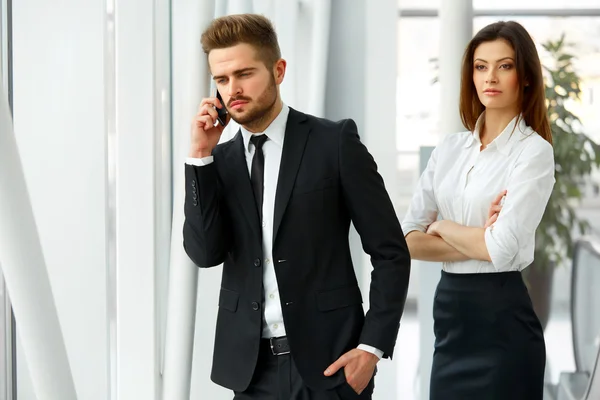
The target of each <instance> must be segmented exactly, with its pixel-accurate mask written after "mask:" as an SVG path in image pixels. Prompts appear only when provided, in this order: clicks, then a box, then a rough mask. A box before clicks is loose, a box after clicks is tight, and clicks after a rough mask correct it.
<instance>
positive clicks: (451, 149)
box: [402, 115, 555, 273]
mask: <svg viewBox="0 0 600 400" xmlns="http://www.w3.org/2000/svg"><path fill="white" fill-rule="evenodd" d="M482 118H483V115H482V117H480V119H479V121H478V123H477V126H479V123H480V122H481V120H482ZM480 148H481V141H480V140H479V132H478V130H477V129H476V130H475V131H474V132H461V133H455V134H450V135H447V136H446V137H445V138H444V139H443V141H442V143H441V144H439V145H438V146H437V147H436V148H435V149H434V150H433V153H432V154H431V157H430V159H429V162H428V164H427V167H426V168H425V171H424V172H423V174H422V175H421V178H420V180H419V183H418V185H417V189H416V192H415V194H414V196H413V198H412V201H411V204H410V207H409V209H408V212H407V214H406V217H405V218H404V221H403V222H402V230H403V232H404V235H407V234H408V233H410V232H412V231H415V230H417V231H421V232H426V231H427V227H428V226H429V225H430V224H431V223H432V222H434V221H435V220H436V219H437V218H438V216H439V218H440V219H444V220H452V221H454V222H456V223H458V224H461V225H464V226H471V227H483V226H484V225H485V223H486V221H487V213H488V209H489V207H490V204H491V202H492V201H493V200H494V198H495V197H497V196H498V194H500V192H502V191H503V190H505V189H506V190H507V194H506V196H505V198H504V203H503V207H502V211H501V212H500V214H499V215H498V219H497V221H496V222H495V223H494V224H493V225H492V226H491V227H489V228H487V229H486V231H485V243H486V246H487V249H488V252H489V253H490V257H491V259H492V262H488V261H480V260H467V261H459V262H444V263H443V269H444V271H447V272H452V273H482V272H505V271H520V270H522V269H524V268H525V267H527V266H528V265H529V264H530V263H531V262H532V261H533V251H534V239H535V230H536V228H537V226H538V225H539V223H540V221H541V219H542V215H543V213H544V209H545V208H546V204H547V203H548V199H549V198H550V194H551V193H552V188H553V186H554V182H555V180H554V152H553V149H552V146H551V145H550V144H549V143H548V142H547V141H546V140H544V139H543V138H542V137H541V136H539V135H538V134H537V133H536V132H535V131H534V130H533V129H531V128H530V127H529V126H527V124H526V123H525V121H524V120H523V118H520V121H519V123H518V125H517V117H515V118H514V119H513V120H512V121H511V122H510V123H509V124H508V126H507V127H506V128H505V129H504V131H502V133H501V134H500V135H499V136H498V137H497V138H496V139H494V141H493V142H492V143H490V144H489V145H488V146H487V147H486V148H485V149H484V150H483V151H480Z"/></svg>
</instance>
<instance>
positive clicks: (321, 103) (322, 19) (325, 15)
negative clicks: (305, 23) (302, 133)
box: [306, 0, 331, 117]
mask: <svg viewBox="0 0 600 400" xmlns="http://www.w3.org/2000/svg"><path fill="white" fill-rule="evenodd" d="M311 16H312V18H311V20H312V21H311V22H312V24H311V26H312V35H311V46H310V68H309V78H310V85H309V87H308V90H309V93H308V104H307V109H306V112H308V113H309V114H312V115H316V116H317V117H324V116H325V88H326V86H327V85H326V79H327V57H328V56H329V31H330V23H331V0H316V1H312V4H311Z"/></svg>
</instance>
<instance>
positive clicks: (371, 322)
mask: <svg viewBox="0 0 600 400" xmlns="http://www.w3.org/2000/svg"><path fill="white" fill-rule="evenodd" d="M202 46H203V49H204V51H205V53H206V54H207V55H208V62H209V65H210V70H211V73H212V75H213V79H214V81H215V82H216V86H217V89H218V91H219V93H220V94H221V96H222V100H223V102H221V101H219V100H218V99H217V98H216V97H214V98H205V99H204V100H203V101H202V103H201V105H200V109H199V112H198V114H197V115H196V117H195V118H194V120H193V122H192V133H191V148H190V157H189V158H188V160H187V162H186V164H187V165H186V168H185V174H186V198H185V217H186V219H185V225H184V232H183V234H184V246H185V249H186V252H187V254H188V255H189V256H190V258H191V259H192V260H193V261H194V262H195V263H196V264H197V265H198V266H199V267H202V268H207V267H213V266H216V265H219V264H221V263H224V266H223V276H222V282H221V291H220V297H219V313H218V318H217V331H216V339H215V348H214V358H213V369H212V375H211V379H212V380H213V381H214V382H215V383H217V384H219V385H222V386H224V387H227V388H230V389H232V390H233V391H234V392H235V397H234V399H237V400H243V399H244V400H245V399H252V400H259V399H260V400H262V399H277V400H301V399H302V400H304V399H306V400H308V399H314V400H316V399H323V400H325V399H339V398H340V397H341V398H342V399H371V395H372V392H373V387H374V379H373V377H374V373H375V371H376V364H377V362H378V361H379V359H380V358H381V357H391V356H392V353H393V350H394V346H395V342H396V338H397V335H398V328H399V324H400V317H401V315H402V311H403V308H404V303H405V301H406V293H407V288H408V281H409V275H410V256H409V253H408V248H407V246H406V242H405V241H404V235H403V233H402V230H401V228H400V224H399V222H398V219H397V217H396V214H395V212H394V208H393V206H392V203H391V201H390V199H389V196H388V194H387V192H386V189H385V187H384V183H383V180H382V178H381V176H380V175H379V174H378V172H377V166H376V164H375V162H374V160H373V158H372V157H371V155H370V154H369V152H368V151H367V149H366V148H365V146H364V145H363V144H362V143H361V142H360V139H359V136H358V133H357V127H356V124H355V123H354V121H352V120H349V119H348V120H344V121H341V122H337V123H336V122H331V121H328V120H325V119H320V118H316V117H313V116H310V115H306V114H303V113H301V112H299V111H296V110H293V109H291V108H289V107H288V106H286V105H285V104H284V103H283V102H282V100H281V98H280V95H279V85H280V84H281V83H282V81H283V78H284V75H285V70H286V62H285V60H283V59H281V55H280V50H279V45H278V43H277V36H276V33H275V31H274V29H273V26H272V25H271V23H270V22H269V20H268V19H266V18H264V17H262V16H259V15H252V14H245V15H237V16H227V17H223V18H219V19H216V20H214V21H213V23H212V24H211V26H210V27H209V28H208V29H207V30H206V31H205V32H204V33H203V35H202ZM223 108H224V109H226V110H227V111H228V116H227V117H226V118H227V120H229V118H232V119H234V120H235V121H236V122H238V123H239V124H240V125H241V129H240V131H239V132H238V133H237V135H236V136H235V137H234V138H233V139H232V140H230V141H228V142H226V143H222V144H219V145H217V143H218V141H219V138H220V136H221V133H222V132H223V126H222V125H221V124H219V123H217V120H218V119H217V117H218V115H217V110H216V109H223ZM225 123H227V122H225ZM351 221H352V222H353V223H354V225H355V227H356V229H357V231H358V233H359V234H360V237H361V240H362V244H363V248H364V250H365V251H366V252H367V253H368V254H369V255H370V256H371V260H372V264H373V267H374V269H373V272H372V274H371V287H370V294H369V299H370V309H369V311H368V312H367V314H366V316H365V314H364V311H363V308H362V304H361V303H362V298H361V293H360V290H359V287H358V284H357V279H356V275H355V273H354V268H353V266H352V260H351V257H350V248H349V241H348V233H349V228H350V222H351Z"/></svg>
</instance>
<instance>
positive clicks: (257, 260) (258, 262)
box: [254, 258, 260, 267]
mask: <svg viewBox="0 0 600 400" xmlns="http://www.w3.org/2000/svg"><path fill="white" fill-rule="evenodd" d="M254 266H255V267H260V258H257V259H256V260H254Z"/></svg>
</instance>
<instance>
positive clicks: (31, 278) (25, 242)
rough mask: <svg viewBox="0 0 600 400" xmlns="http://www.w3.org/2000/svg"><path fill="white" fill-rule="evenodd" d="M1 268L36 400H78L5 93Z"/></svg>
mask: <svg viewBox="0 0 600 400" xmlns="http://www.w3.org/2000/svg"><path fill="white" fill-rule="evenodd" d="M0 159H1V160H2V168H0V188H2V190H0V264H1V266H2V270H3V272H4V278H5V280H6V285H7V287H8V290H9V292H10V297H11V300H12V305H13V309H14V312H15V319H16V320H17V323H18V326H19V335H20V337H21V343H22V345H23V350H24V353H25V358H26V360H27V364H28V366H29V373H30V375H31V378H32V384H33V388H34V392H35V394H36V397H37V398H38V399H48V400H63V399H64V400H68V399H72V400H77V396H76V393H75V385H74V383H73V376H72V375H71V367H70V365H69V360H68V357H67V351H66V348H65V343H64V340H63V334H62V331H61V327H60V323H59V320H58V313H57V310H56V305H55V302H54V296H53V295H52V288H51V286H50V278H49V276H48V270H47V269H46V263H45V261H44V255H43V254H42V247H41V244H40V239H39V236H38V231H37V227H36V223H35V220H34V216H33V209H32V206H31V202H30V200H29V194H28V191H27V187H26V184H25V175H24V173H23V168H22V165H21V160H20V158H19V153H18V149H17V143H16V141H15V137H14V134H13V129H12V123H11V117H10V112H9V109H8V102H7V99H6V94H5V93H4V92H3V91H2V90H0Z"/></svg>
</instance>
